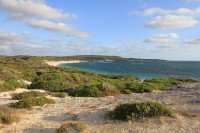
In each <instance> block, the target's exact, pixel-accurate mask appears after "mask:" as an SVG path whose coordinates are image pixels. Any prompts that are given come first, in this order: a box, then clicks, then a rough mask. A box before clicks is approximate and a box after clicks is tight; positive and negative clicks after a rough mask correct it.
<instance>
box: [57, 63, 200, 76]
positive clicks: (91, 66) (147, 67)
mask: <svg viewBox="0 0 200 133" xmlns="http://www.w3.org/2000/svg"><path fill="white" fill-rule="evenodd" d="M59 66H60V67H66V68H78V69H81V70H85V71H91V72H96V73H101V74H113V75H134V76H138V77H139V78H141V79H151V78H195V79H200V62H195V61H134V62H129V61H127V62H126V61H94V62H81V63H73V64H60V65H59Z"/></svg>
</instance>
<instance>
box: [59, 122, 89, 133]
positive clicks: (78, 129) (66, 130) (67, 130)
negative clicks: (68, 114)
mask: <svg viewBox="0 0 200 133" xmlns="http://www.w3.org/2000/svg"><path fill="white" fill-rule="evenodd" d="M87 126H88V125H87V124H86V123H84V122H80V121H72V122H67V123H65V124H63V125H62V126H61V127H60V128H59V129H57V133H72V132H73V133H82V132H83V131H84V130H85V129H86V128H87Z"/></svg>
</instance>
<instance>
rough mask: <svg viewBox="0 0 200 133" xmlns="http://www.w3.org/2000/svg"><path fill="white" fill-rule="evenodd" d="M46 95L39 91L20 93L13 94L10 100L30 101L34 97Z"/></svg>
mask: <svg viewBox="0 0 200 133" xmlns="http://www.w3.org/2000/svg"><path fill="white" fill-rule="evenodd" d="M46 95H47V94H46V93H42V92H39V91H28V92H22V93H19V94H13V95H12V99H13V100H22V99H30V98H34V97H41V96H46Z"/></svg>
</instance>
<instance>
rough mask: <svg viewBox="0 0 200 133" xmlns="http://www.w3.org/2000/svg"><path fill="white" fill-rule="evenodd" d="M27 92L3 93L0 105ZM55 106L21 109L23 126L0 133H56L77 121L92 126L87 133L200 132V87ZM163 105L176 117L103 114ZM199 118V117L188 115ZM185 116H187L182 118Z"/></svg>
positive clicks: (70, 99) (68, 99) (80, 99)
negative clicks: (122, 107) (132, 105)
mask: <svg viewBox="0 0 200 133" xmlns="http://www.w3.org/2000/svg"><path fill="white" fill-rule="evenodd" d="M22 91H27V90H26V89H18V90H16V91H14V92H5V93H0V105H2V106H8V105H9V103H13V102H16V100H11V97H10V94H11V93H19V92H22ZM48 97H49V98H52V99H54V100H55V101H56V104H54V105H45V106H43V107H36V108H33V109H20V110H19V111H20V113H19V116H20V122H19V123H15V124H12V125H4V126H3V127H2V128H1V129H0V133H56V129H57V128H59V127H60V126H61V125H62V124H63V123H65V122H68V121H72V120H76V121H84V122H86V123H88V124H89V128H87V129H86V131H85V132H84V133H134V132H137V133H144V132H148V133H149V132H151V133H168V132H176V133H198V132H200V115H199V113H200V84H192V85H184V86H182V87H178V88H177V87H171V88H168V89H167V90H166V91H160V92H152V93H143V94H127V95H121V96H109V97H102V98H91V97H70V96H67V97H66V98H63V99H61V98H56V97H51V96H48ZM149 100H154V101H160V102H161V103H163V104H164V105H166V106H168V107H170V108H172V109H173V110H174V111H175V112H176V113H175V117H172V118H170V117H156V118H147V119H143V120H139V121H135V122H123V121H114V120H108V119H105V117H104V111H107V110H111V109H113V108H115V107H116V106H117V105H118V104H121V103H129V102H143V101H149ZM187 113H192V114H196V115H197V116H196V117H193V116H190V115H187ZM183 114H185V115H183Z"/></svg>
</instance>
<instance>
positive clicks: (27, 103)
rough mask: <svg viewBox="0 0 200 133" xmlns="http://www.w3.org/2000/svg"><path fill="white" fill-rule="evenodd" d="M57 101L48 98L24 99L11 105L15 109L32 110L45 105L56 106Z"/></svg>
mask: <svg viewBox="0 0 200 133" xmlns="http://www.w3.org/2000/svg"><path fill="white" fill-rule="evenodd" d="M54 103H55V101H54V100H52V99H48V98H46V97H36V98H30V99H22V100H19V101H18V102H16V103H14V104H12V105H11V107H13V108H32V107H34V106H43V105H45V104H54Z"/></svg>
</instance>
